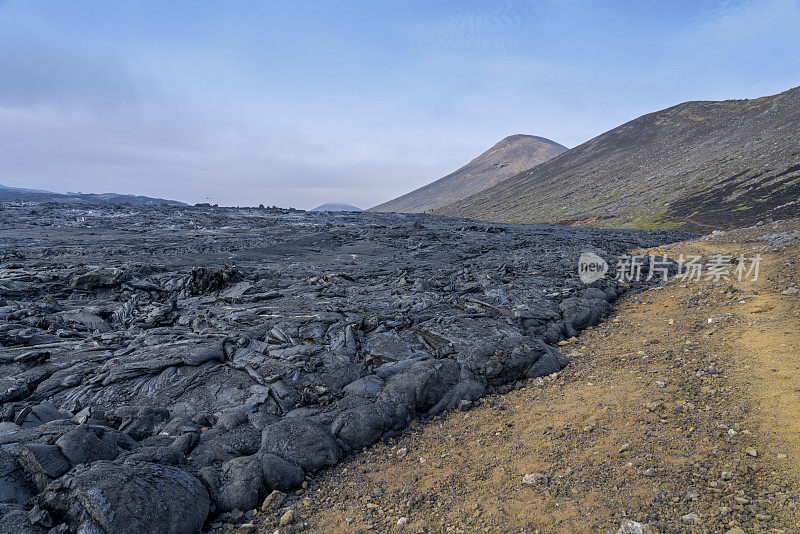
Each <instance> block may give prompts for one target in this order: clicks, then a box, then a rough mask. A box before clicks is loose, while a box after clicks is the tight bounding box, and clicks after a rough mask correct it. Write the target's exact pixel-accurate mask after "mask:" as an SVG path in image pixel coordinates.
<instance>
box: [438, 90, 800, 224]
mask: <svg viewBox="0 0 800 534" xmlns="http://www.w3.org/2000/svg"><path fill="white" fill-rule="evenodd" d="M798 138H800V87H796V88H793V89H790V90H788V91H784V92H783V93H779V94H776V95H771V96H765V97H761V98H756V99H745V100H725V101H690V102H684V103H681V104H677V105H675V106H671V107H669V108H666V109H663V110H660V111H655V112H652V113H648V114H646V115H642V116H641V117H638V118H636V119H633V120H632V121H629V122H626V123H624V124H622V125H620V126H618V127H616V128H613V129H611V130H609V131H607V132H605V133H603V134H601V135H599V136H597V137H595V138H593V139H590V140H589V141H587V142H585V143H583V144H581V145H579V146H577V147H575V148H573V149H571V150H569V151H567V152H565V153H563V154H560V155H559V156H556V157H555V158H553V159H550V160H549V161H547V162H544V163H542V164H540V165H538V166H536V167H533V168H531V169H528V170H526V171H523V172H521V173H519V174H517V175H515V176H513V177H510V178H509V179H507V180H505V181H503V182H501V183H499V184H497V185H495V186H493V187H491V188H488V189H486V190H484V191H482V192H479V193H477V194H474V195H472V196H470V197H467V198H464V199H462V200H459V201H456V202H454V203H451V204H449V205H447V206H444V207H442V208H438V209H436V210H434V213H437V214H440V215H448V216H458V217H469V218H474V219H481V220H489V221H497V222H550V223H565V224H572V225H587V226H601V227H619V228H643V229H660V228H681V229H686V230H701V231H707V230H709V229H717V228H731V227H734V226H742V225H748V224H754V223H756V222H758V221H759V220H763V219H764V218H769V217H772V218H776V219H777V218H790V217H792V216H797V215H798V213H800V204H798V200H797V199H798V197H800V147H798V146H797V139H798Z"/></svg>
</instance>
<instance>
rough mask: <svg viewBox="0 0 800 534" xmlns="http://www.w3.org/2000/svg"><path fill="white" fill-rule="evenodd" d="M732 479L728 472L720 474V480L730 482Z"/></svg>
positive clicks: (731, 474)
mask: <svg viewBox="0 0 800 534" xmlns="http://www.w3.org/2000/svg"><path fill="white" fill-rule="evenodd" d="M731 479H733V473H731V472H730V471H723V472H722V480H731Z"/></svg>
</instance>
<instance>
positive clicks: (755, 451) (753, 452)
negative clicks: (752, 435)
mask: <svg viewBox="0 0 800 534" xmlns="http://www.w3.org/2000/svg"><path fill="white" fill-rule="evenodd" d="M745 452H746V453H747V454H748V455H750V456H752V457H753V458H755V457H757V456H758V451H757V450H755V449H754V448H752V447H750V448H749V449H747V450H746V451H745Z"/></svg>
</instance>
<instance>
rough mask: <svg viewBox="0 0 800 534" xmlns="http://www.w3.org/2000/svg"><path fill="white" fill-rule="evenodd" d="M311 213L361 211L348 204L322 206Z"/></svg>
mask: <svg viewBox="0 0 800 534" xmlns="http://www.w3.org/2000/svg"><path fill="white" fill-rule="evenodd" d="M311 211H362V209H361V208H357V207H355V206H351V205H350V204H323V205H322V206H317V207H316V208H314V209H313V210H311Z"/></svg>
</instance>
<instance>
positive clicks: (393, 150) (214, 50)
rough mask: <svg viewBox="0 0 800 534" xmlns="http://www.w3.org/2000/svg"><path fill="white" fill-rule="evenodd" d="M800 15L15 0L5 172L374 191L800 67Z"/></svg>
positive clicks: (785, 76)
mask: <svg viewBox="0 0 800 534" xmlns="http://www.w3.org/2000/svg"><path fill="white" fill-rule="evenodd" d="M798 28H800V0H756V1H728V2H708V3H703V2H695V1H669V2H663V1H658V2H655V1H654V2H649V1H640V2H613V1H606V2H600V1H598V2H584V1H563V2H549V1H535V2H533V1H528V2H522V1H502V2H492V1H488V0H484V1H480V2H473V1H458V2H435V1H427V2H425V1H421V2H416V1H383V2H381V1H363V2H349V1H341V0H340V1H331V2H304V1H295V2H256V1H252V2H245V1H227V2H223V1H219V2H214V1H205V2H198V1H170V2H163V1H162V2H145V1H143V2H126V1H124V0H117V1H114V2H108V1H106V0H102V1H82V0H73V1H70V2H64V1H61V0H52V1H46V0H39V1H36V0H0V183H2V184H4V185H11V186H18V187H33V188H38V189H50V190H55V191H84V192H105V191H116V192H125V193H136V194H146V195H151V196H160V197H168V198H176V199H180V200H184V201H187V202H202V201H205V200H207V199H210V201H212V202H217V203H220V204H224V205H258V204H260V203H263V204H267V205H272V204H277V205H281V206H295V207H300V208H312V207H314V206H315V205H317V204H321V203H323V202H348V203H351V204H355V205H358V206H361V207H368V206H371V205H375V204H377V203H379V202H382V201H385V200H388V199H390V198H393V197H395V196H397V195H398V194H402V193H404V192H407V191H409V190H411V189H414V188H416V187H419V186H421V185H424V184H425V183H428V182H430V181H432V180H434V179H436V178H439V177H441V176H443V175H444V174H447V173H449V172H451V171H453V170H455V169H456V168H458V167H459V166H461V165H463V164H464V163H466V162H467V161H468V160H470V159H471V158H473V157H474V156H476V155H477V154H479V153H480V152H482V151H483V150H485V149H486V148H488V147H489V146H491V145H492V144H494V143H495V142H497V141H499V140H500V139H501V138H503V137H505V136H506V135H510V134H514V133H529V134H535V135H541V136H544V137H548V138H550V139H553V140H554V141H557V142H559V143H562V144H564V145H566V146H568V147H573V146H576V145H578V144H580V143H582V142H584V141H586V140H588V139H590V138H592V137H594V136H595V135H598V134H600V133H602V132H603V131H605V130H608V129H610V128H612V127H614V126H616V125H619V124H621V123H623V122H625V121H628V120H630V119H633V118H635V117H637V116H639V115H641V114H644V113H648V112H650V111H655V110H657V109H661V108H664V107H668V106H670V105H673V104H677V103H679V102H682V101H686V100H707V99H713V100H717V99H726V98H753V97H758V96H763V95H767V94H773V93H777V92H780V91H783V90H786V89H789V88H791V87H794V86H797V85H800V30H798Z"/></svg>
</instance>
